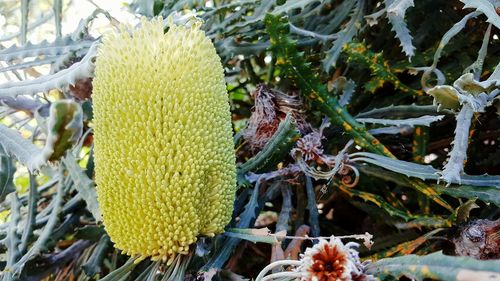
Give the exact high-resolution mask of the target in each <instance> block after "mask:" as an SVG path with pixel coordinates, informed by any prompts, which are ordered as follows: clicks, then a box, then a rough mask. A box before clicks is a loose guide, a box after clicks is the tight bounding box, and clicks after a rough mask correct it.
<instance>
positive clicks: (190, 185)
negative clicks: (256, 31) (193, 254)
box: [93, 19, 236, 260]
mask: <svg viewBox="0 0 500 281" xmlns="http://www.w3.org/2000/svg"><path fill="white" fill-rule="evenodd" d="M93 104H94V122H95V128H94V140H95V146H94V148H95V171H96V182H97V193H98V200H99V204H100V207H101V211H102V214H103V222H104V226H105V228H106V231H107V232H108V234H109V236H110V237H111V240H112V241H113V242H114V243H115V246H116V247H117V248H118V249H121V250H123V251H124V252H125V253H127V254H128V255H133V256H135V255H139V256H141V257H152V258H153V259H160V258H163V259H169V260H171V259H172V258H173V257H175V255H176V254H178V253H181V254H182V253H186V252H187V251H188V249H189V246H190V245H191V244H192V243H194V242H195V241H196V239H197V236H200V235H205V236H213V235H214V234H216V233H220V232H222V231H223V229H224V227H225V225H226V224H227V223H228V222H229V220H230V218H231V213H232V208H233V201H234V193H235V188H236V180H235V156H234V149H233V141H232V128H231V120H230V111H229V104H228V97H227V92H226V87H225V83H224V73H223V69H222V65H221V62H220V58H219V56H218V55H217V53H216V52H215V48H214V46H213V44H212V42H211V41H210V39H208V38H207V37H206V36H205V34H204V32H203V31H201V30H200V29H199V28H198V27H183V26H176V25H174V26H171V27H170V28H169V30H168V32H167V33H166V34H164V33H163V27H162V23H161V19H158V20H154V21H152V22H147V21H143V22H142V26H141V27H140V28H139V29H137V30H135V31H134V32H133V34H130V33H129V32H121V33H120V34H119V35H110V36H107V37H104V39H103V44H102V46H101V47H100V49H99V53H98V58H97V61H96V70H95V79H94V90H93Z"/></svg>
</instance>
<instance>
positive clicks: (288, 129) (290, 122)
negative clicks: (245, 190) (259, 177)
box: [238, 114, 300, 174]
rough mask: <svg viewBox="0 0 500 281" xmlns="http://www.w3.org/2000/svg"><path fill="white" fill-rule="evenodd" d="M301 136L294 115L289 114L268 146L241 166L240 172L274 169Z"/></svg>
mask: <svg viewBox="0 0 500 281" xmlns="http://www.w3.org/2000/svg"><path fill="white" fill-rule="evenodd" d="M299 137H300V133H299V131H298V130H297V124H296V122H295V120H294V119H293V117H292V116H291V115H290V114H288V115H287V117H286V118H285V120H283V121H282V122H281V123H280V124H279V126H278V129H277V130H276V132H275V133H274V135H273V136H272V138H271V139H270V140H269V142H268V143H267V144H266V146H265V147H264V148H263V149H262V150H261V151H259V153H257V155H255V156H254V157H252V158H251V159H249V160H248V161H247V162H245V163H243V164H242V165H241V166H240V167H239V171H238V172H239V173H240V174H245V173H247V172H250V171H253V172H265V171H269V170H274V169H275V168H276V164H278V163H279V162H281V161H283V158H284V157H285V156H286V155H287V154H288V153H289V152H290V150H291V149H292V148H293V146H294V145H295V143H296V142H297V140H298V139H299Z"/></svg>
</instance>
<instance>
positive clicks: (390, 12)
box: [385, 0, 415, 59]
mask: <svg viewBox="0 0 500 281" xmlns="http://www.w3.org/2000/svg"><path fill="white" fill-rule="evenodd" d="M385 3H386V7H387V18H388V19H389V22H390V23H391V25H392V30H393V31H394V32H396V37H397V38H398V39H399V41H400V42H401V47H402V48H403V52H404V53H405V54H406V56H407V57H408V58H409V59H411V57H413V56H414V55H415V46H413V44H412V39H413V37H412V36H411V35H410V30H408V27H407V26H406V22H405V14H406V10H407V9H408V8H410V7H413V6H414V4H413V0H394V1H393V0H386V1H385ZM388 4H389V5H388Z"/></svg>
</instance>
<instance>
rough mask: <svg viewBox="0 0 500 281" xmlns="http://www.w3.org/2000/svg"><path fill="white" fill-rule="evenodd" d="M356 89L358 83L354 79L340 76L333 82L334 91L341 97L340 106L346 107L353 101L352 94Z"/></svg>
mask: <svg viewBox="0 0 500 281" xmlns="http://www.w3.org/2000/svg"><path fill="white" fill-rule="evenodd" d="M355 89H356V83H355V82H354V81H353V80H352V79H347V78H345V77H344V76H340V77H339V78H337V79H336V80H335V82H333V90H334V91H335V92H336V93H337V95H338V96H339V104H340V105H341V106H346V105H347V104H348V103H349V101H350V100H351V97H352V94H353V93H354V90H355Z"/></svg>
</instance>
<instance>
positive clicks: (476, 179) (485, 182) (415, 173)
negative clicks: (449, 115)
mask: <svg viewBox="0 0 500 281" xmlns="http://www.w3.org/2000/svg"><path fill="white" fill-rule="evenodd" d="M350 158H351V161H353V162H365V163H370V164H373V165H376V166H379V167H382V168H385V169H387V170H390V171H393V172H396V173H399V174H403V175H406V176H408V177H416V178H420V179H423V180H427V179H434V180H438V179H439V173H440V170H438V169H435V168H434V167H432V166H431V165H422V164H417V163H412V162H407V161H403V160H398V159H393V158H389V157H386V156H382V155H378V154H374V153H370V152H356V153H353V154H350ZM452 183H459V184H460V183H461V184H470V185H477V186H492V187H497V188H500V176H489V175H482V176H475V175H474V176H473V175H465V174H463V175H462V176H461V179H460V182H458V181H455V180H454V181H452Z"/></svg>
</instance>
